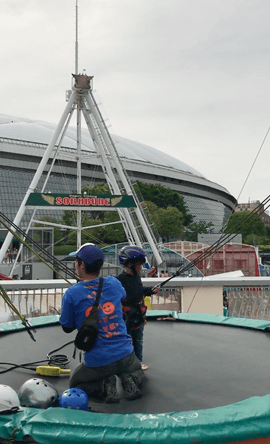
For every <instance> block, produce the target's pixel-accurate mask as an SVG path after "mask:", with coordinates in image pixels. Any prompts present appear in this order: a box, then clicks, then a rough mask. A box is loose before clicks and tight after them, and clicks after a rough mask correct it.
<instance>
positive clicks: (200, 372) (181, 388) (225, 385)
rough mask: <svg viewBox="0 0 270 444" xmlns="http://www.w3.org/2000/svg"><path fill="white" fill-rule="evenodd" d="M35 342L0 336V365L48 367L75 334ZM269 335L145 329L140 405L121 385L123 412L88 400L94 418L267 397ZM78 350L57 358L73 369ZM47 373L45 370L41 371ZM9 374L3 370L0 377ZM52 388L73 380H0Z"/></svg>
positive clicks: (180, 327) (20, 335)
mask: <svg viewBox="0 0 270 444" xmlns="http://www.w3.org/2000/svg"><path fill="white" fill-rule="evenodd" d="M34 336H35V339H36V342H33V341H32V340H31V339H30V337H29V335H28V333H27V332H26V331H20V332H14V333H7V334H1V335H0V349H1V359H0V361H1V362H10V363H14V364H25V363H28V362H33V361H39V360H43V359H46V357H47V353H49V352H51V351H53V350H55V349H56V348H58V347H60V346H62V345H64V344H66V343H67V342H69V341H71V340H72V339H74V337H75V332H74V333H72V334H65V333H64V332H63V331H62V328H61V326H60V325H53V326H46V327H40V328H37V330H36V333H35V334H34ZM269 347H270V335H269V333H265V332H262V331H256V330H249V329H245V328H235V327H227V326H220V325H209V324H203V323H193V322H192V323H189V322H181V321H169V320H166V321H157V320H150V321H148V323H147V325H146V327H145V333H144V363H145V364H147V365H148V366H149V369H148V370H147V371H145V380H144V383H143V386H142V392H143V397H142V398H141V399H138V400H136V401H128V400H126V398H125V395H124V393H123V390H122V387H121V383H120V381H119V380H118V383H117V386H118V390H119V392H120V395H121V401H120V403H119V404H104V403H102V402H100V401H98V400H95V399H92V400H91V399H90V403H89V405H90V406H91V409H92V410H93V411H97V412H104V413H148V414H149V413H167V412H182V411H190V410H201V409H208V408H214V407H219V406H224V405H229V404H233V403H235V402H238V401H242V400H244V399H247V398H250V397H253V396H264V395H267V394H270V381H269V364H270V358H269ZM73 351H74V346H73V344H70V345H68V346H66V347H65V348H64V349H62V350H60V351H59V352H56V354H66V355H67V356H68V357H69V359H70V361H71V362H70V364H69V368H71V369H74V368H75V367H76V365H77V364H78V363H79V360H78V357H77V359H76V360H74V359H73V358H72V356H73ZM40 365H42V364H40ZM5 368H8V366H1V368H0V370H3V369H5ZM34 377H37V378H42V379H46V380H47V381H49V382H51V383H52V384H53V385H54V386H55V387H56V388H57V390H58V392H59V393H60V394H61V393H62V392H63V391H64V390H66V389H67V388H68V379H69V377H68V376H63V375H62V376H60V377H49V376H40V375H38V374H36V373H35V372H33V371H29V370H25V369H15V370H12V371H10V372H8V373H5V374H1V375H0V383H1V384H6V385H9V386H11V387H12V388H13V389H14V390H16V391H18V390H19V388H20V386H21V385H22V384H23V383H24V382H25V381H26V380H28V379H30V378H34Z"/></svg>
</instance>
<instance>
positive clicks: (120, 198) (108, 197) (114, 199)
mask: <svg viewBox="0 0 270 444" xmlns="http://www.w3.org/2000/svg"><path fill="white" fill-rule="evenodd" d="M26 205H28V206H35V207H54V208H59V209H61V208H62V207H82V208H83V207H87V208H89V207H95V208H104V209H106V208H132V207H136V204H135V201H134V199H133V197H132V196H127V195H126V194H124V195H120V194H117V195H112V194H98V195H96V196H87V195H84V194H83V195H80V194H76V195H74V194H56V193H31V194H30V195H29V197H28V199H27V202H26Z"/></svg>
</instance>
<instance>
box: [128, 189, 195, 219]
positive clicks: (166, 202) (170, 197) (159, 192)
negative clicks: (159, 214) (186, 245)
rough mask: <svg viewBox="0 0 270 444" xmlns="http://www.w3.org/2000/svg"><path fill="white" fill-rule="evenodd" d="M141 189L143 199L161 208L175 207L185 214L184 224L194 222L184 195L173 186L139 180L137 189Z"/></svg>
mask: <svg viewBox="0 0 270 444" xmlns="http://www.w3.org/2000/svg"><path fill="white" fill-rule="evenodd" d="M137 189H139V191H140V192H141V194H142V196H143V199H144V200H146V201H151V202H153V203H155V204H156V205H157V206H158V207H159V208H164V209H166V208H168V207H175V208H177V209H178V210H179V211H180V213H182V215H183V218H184V219H183V221H184V226H187V225H188V224H190V223H191V222H192V216H191V215H190V214H189V213H188V210H187V208H186V205H185V201H184V198H183V196H181V194H179V193H178V192H177V191H173V190H172V189H171V188H168V187H165V186H163V185H160V184H152V183H143V182H137V183H136V185H135V191H136V190H137Z"/></svg>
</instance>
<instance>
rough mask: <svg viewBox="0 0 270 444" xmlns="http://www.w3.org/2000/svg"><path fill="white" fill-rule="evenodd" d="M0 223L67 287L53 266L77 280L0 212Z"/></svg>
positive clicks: (72, 272) (59, 262)
mask: <svg viewBox="0 0 270 444" xmlns="http://www.w3.org/2000/svg"><path fill="white" fill-rule="evenodd" d="M0 222H1V223H2V224H3V225H4V227H5V228H7V230H9V231H10V232H11V233H12V234H13V236H14V237H16V238H17V239H18V240H19V241H20V242H21V243H22V244H23V245H25V246H26V247H27V248H28V249H29V250H30V251H32V253H34V255H35V256H37V257H38V258H39V259H40V260H41V261H42V262H43V263H45V264H46V265H47V266H48V267H49V268H51V269H52V270H53V271H54V272H56V273H57V274H58V275H59V276H60V277H61V278H62V279H64V280H65V281H66V282H67V283H68V284H69V285H71V284H70V282H69V281H68V280H67V279H66V278H65V277H63V276H62V275H61V273H60V272H59V271H58V270H56V268H55V265H57V267H58V268H59V269H60V270H61V271H62V272H65V273H66V274H67V275H69V276H70V278H72V279H78V276H77V274H76V273H75V272H74V271H73V270H71V269H70V268H68V267H67V266H66V265H65V264H63V263H62V262H61V261H60V260H59V259H57V258H56V257H55V256H53V255H52V254H51V253H49V252H48V251H47V250H45V249H44V248H42V247H41V246H40V244H39V243H38V242H36V241H35V240H34V239H32V238H31V237H30V236H29V235H28V234H26V233H25V232H24V231H23V230H21V228H19V227H18V226H17V225H16V224H14V222H12V221H11V220H10V219H8V217H7V216H5V215H4V214H3V213H1V212H0ZM11 227H12V228H14V229H15V230H16V231H14V230H13V229H12V228H11ZM18 233H19V234H20V235H19V234H18ZM25 239H26V240H27V241H28V242H27V241H26V240H25ZM29 243H31V244H32V245H33V246H34V247H35V248H36V249H37V250H38V251H40V252H41V253H42V255H43V256H44V257H42V256H41V254H39V253H38V252H37V251H36V250H34V249H33V248H32V247H31V245H29ZM45 258H46V259H45Z"/></svg>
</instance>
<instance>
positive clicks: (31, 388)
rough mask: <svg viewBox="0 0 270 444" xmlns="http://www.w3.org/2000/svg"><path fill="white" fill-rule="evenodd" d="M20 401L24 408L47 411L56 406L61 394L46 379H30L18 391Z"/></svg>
mask: <svg viewBox="0 0 270 444" xmlns="http://www.w3.org/2000/svg"><path fill="white" fill-rule="evenodd" d="M18 395H19V400H20V402H21V405H22V406H24V407H33V408H36V409H47V408H48V407H53V406H55V405H56V403H57V401H58V398H59V393H58V391H57V390H56V389H55V388H54V386H53V385H52V384H51V383H50V382H47V381H45V380H44V379H39V378H33V379H28V381H26V382H25V383H24V384H23V385H22V386H21V387H20V389H19V391H18Z"/></svg>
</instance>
